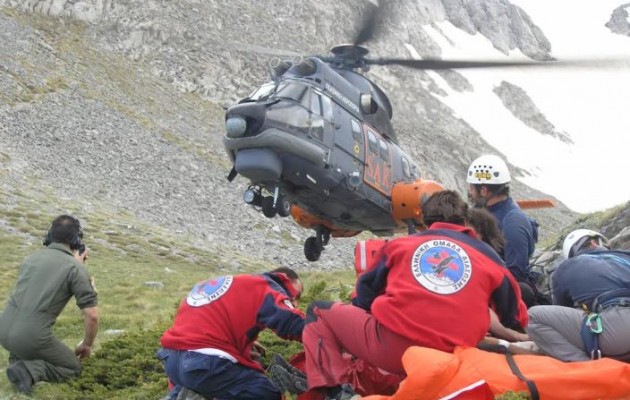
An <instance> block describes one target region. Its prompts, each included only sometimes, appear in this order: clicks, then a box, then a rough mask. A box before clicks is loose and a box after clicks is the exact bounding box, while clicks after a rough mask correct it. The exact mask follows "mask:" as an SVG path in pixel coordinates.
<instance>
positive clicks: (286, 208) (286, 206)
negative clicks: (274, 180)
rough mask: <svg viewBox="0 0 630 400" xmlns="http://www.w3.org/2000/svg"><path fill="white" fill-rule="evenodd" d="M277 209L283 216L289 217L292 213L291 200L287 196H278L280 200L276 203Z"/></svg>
mask: <svg viewBox="0 0 630 400" xmlns="http://www.w3.org/2000/svg"><path fill="white" fill-rule="evenodd" d="M276 211H277V212H278V215H279V216H281V217H288V216H289V215H291V203H290V202H289V200H287V198H286V197H284V196H280V197H278V201H277V203H276Z"/></svg>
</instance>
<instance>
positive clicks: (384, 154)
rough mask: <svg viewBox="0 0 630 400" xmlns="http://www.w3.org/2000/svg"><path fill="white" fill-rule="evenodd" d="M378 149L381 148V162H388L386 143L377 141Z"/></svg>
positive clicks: (381, 140) (380, 140)
mask: <svg viewBox="0 0 630 400" xmlns="http://www.w3.org/2000/svg"><path fill="white" fill-rule="evenodd" d="M378 142H379V145H380V146H379V147H380V148H381V158H382V159H383V161H386V162H389V149H388V148H387V143H386V142H385V141H384V140H383V139H379V141H378Z"/></svg>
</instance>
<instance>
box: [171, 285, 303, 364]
mask: <svg viewBox="0 0 630 400" xmlns="http://www.w3.org/2000/svg"><path fill="white" fill-rule="evenodd" d="M295 295H296V292H295V288H294V287H293V285H292V284H291V281H290V280H289V278H287V276H286V275H285V274H282V273H265V274H262V275H234V276H232V275H228V276H222V277H218V278H213V279H208V280H206V281H203V282H199V283H197V284H196V285H195V286H194V287H193V289H192V290H191V291H190V293H189V294H188V296H186V298H184V299H183V300H182V302H181V304H180V306H179V309H178V310H177V315H176V316H175V322H174V323H173V326H172V327H171V328H169V329H168V330H166V332H164V334H163V335H162V338H161V340H160V342H161V344H162V347H164V348H167V349H173V350H199V349H218V350H222V351H224V352H226V353H228V354H230V355H232V356H233V357H234V358H236V360H237V362H238V363H239V364H242V365H244V366H246V367H250V368H253V369H256V370H259V371H262V370H263V368H262V366H261V365H260V364H259V363H257V362H256V361H254V360H253V359H252V358H251V355H250V352H251V348H252V345H253V344H254V341H256V339H257V338H258V334H259V333H260V332H261V331H262V330H263V329H265V328H269V329H271V330H272V331H274V332H275V333H276V334H277V335H278V336H280V337H281V338H283V339H291V340H297V341H301V340H302V330H303V329H304V313H303V312H302V311H301V310H299V309H297V308H294V307H293V305H292V304H291V300H290V299H291V298H293V297H295Z"/></svg>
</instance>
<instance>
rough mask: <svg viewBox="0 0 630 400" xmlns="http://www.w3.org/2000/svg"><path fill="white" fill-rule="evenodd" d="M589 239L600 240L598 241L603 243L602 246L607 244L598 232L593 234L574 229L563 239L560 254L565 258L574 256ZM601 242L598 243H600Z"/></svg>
mask: <svg viewBox="0 0 630 400" xmlns="http://www.w3.org/2000/svg"><path fill="white" fill-rule="evenodd" d="M589 238H600V240H601V241H603V244H607V243H608V239H606V236H604V235H602V234H601V233H599V232H595V231H593V230H590V229H576V230H574V231H573V232H571V233H569V234H568V235H567V237H566V238H564V243H562V254H564V256H565V257H566V258H569V257H572V256H574V255H575V254H574V253H575V251H576V250H577V249H579V248H580V247H582V245H583V244H584V243H586V241H587V240H588V239H589ZM601 241H600V243H602V242H601Z"/></svg>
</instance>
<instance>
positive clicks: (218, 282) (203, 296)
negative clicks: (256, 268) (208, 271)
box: [186, 275, 234, 307]
mask: <svg viewBox="0 0 630 400" xmlns="http://www.w3.org/2000/svg"><path fill="white" fill-rule="evenodd" d="M233 280H234V278H233V277H232V276H231V275H228V276H222V277H220V278H213V279H208V280H207V281H203V282H199V283H198V284H196V285H195V287H193V288H192V290H191V291H190V293H188V296H187V297H186V303H188V305H189V306H191V307H201V306H205V305H206V304H210V303H212V302H213V301H215V300H216V299H218V298H219V297H221V296H223V295H224V294H225V293H227V291H228V289H229V288H230V286H231V285H232V281H233Z"/></svg>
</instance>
